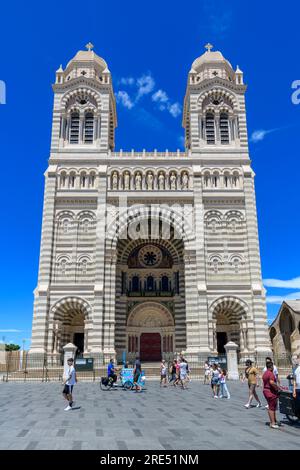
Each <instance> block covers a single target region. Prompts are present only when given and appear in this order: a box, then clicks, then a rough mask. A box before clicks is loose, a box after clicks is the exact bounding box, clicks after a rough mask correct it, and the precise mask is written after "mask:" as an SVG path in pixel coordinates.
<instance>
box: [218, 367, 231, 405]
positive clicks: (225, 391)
mask: <svg viewBox="0 0 300 470" xmlns="http://www.w3.org/2000/svg"><path fill="white" fill-rule="evenodd" d="M226 380H227V371H226V370H225V369H222V372H221V375H220V398H227V399H228V400H230V393H229V390H228V387H227V383H226ZM225 394H226V397H225Z"/></svg>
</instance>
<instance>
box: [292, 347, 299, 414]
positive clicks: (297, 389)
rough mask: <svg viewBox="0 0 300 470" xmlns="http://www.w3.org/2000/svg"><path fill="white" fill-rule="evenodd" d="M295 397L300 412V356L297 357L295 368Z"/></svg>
mask: <svg viewBox="0 0 300 470" xmlns="http://www.w3.org/2000/svg"><path fill="white" fill-rule="evenodd" d="M293 377H294V381H293V397H294V398H295V400H296V410H297V411H298V412H299V411H300V354H297V355H296V357H295V367H294V371H293Z"/></svg>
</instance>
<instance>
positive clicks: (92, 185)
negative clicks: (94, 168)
mask: <svg viewBox="0 0 300 470" xmlns="http://www.w3.org/2000/svg"><path fill="white" fill-rule="evenodd" d="M95 178H96V175H95V173H94V172H92V173H90V176H89V186H90V188H93V187H94V186H95Z"/></svg>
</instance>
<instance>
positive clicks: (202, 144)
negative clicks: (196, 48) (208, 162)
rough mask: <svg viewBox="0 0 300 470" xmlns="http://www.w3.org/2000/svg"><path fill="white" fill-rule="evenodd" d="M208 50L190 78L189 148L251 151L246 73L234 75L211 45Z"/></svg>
mask: <svg viewBox="0 0 300 470" xmlns="http://www.w3.org/2000/svg"><path fill="white" fill-rule="evenodd" d="M205 48H206V52H205V53H204V54H203V55H201V56H200V57H198V58H197V59H196V60H195V61H194V62H193V64H192V67H191V70H190V72H189V75H188V82H187V88H186V95H185V100H184V113H183V123H182V124H183V127H184V128H185V145H186V148H188V149H190V150H191V151H199V150H200V149H203V150H206V149H207V150H208V151H211V150H214V149H215V150H216V149H218V150H220V149H222V150H223V151H225V152H226V149H230V151H231V150H233V149H243V148H244V149H246V150H247V149H248V139H247V128H246V114H245V98H244V95H245V91H246V89H247V87H246V86H245V85H244V82H243V72H242V71H241V70H240V69H239V68H238V67H237V69H236V71H234V70H233V68H232V66H231V64H230V63H229V62H228V60H226V59H225V58H224V57H223V55H222V53H221V52H219V51H212V49H213V46H212V45H211V44H207V45H206V46H205Z"/></svg>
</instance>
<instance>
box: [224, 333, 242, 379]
mask: <svg viewBox="0 0 300 470" xmlns="http://www.w3.org/2000/svg"><path fill="white" fill-rule="evenodd" d="M224 347H225V351H226V355H227V377H228V379H229V380H239V370H238V359H237V350H238V345H237V344H235V343H234V342H233V341H229V343H227V344H225V346H224Z"/></svg>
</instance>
